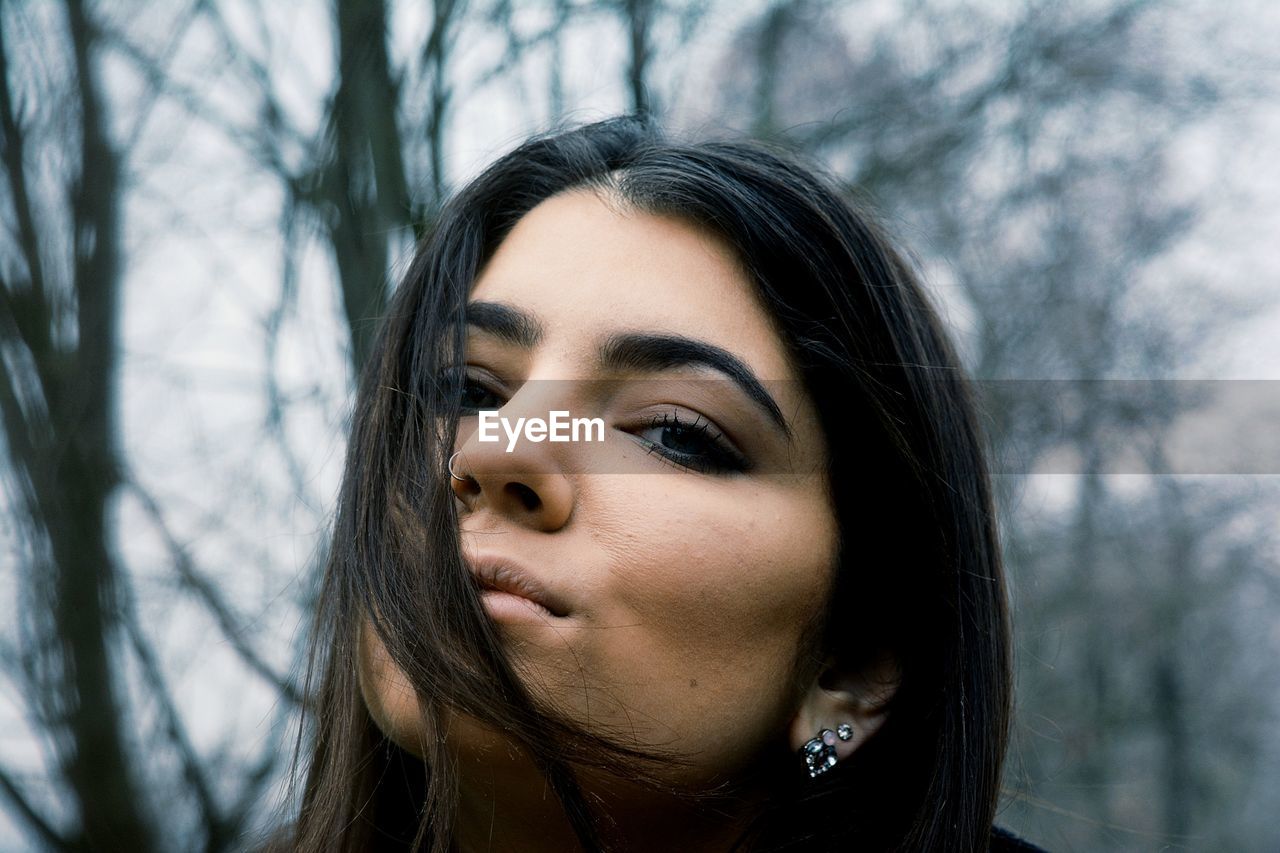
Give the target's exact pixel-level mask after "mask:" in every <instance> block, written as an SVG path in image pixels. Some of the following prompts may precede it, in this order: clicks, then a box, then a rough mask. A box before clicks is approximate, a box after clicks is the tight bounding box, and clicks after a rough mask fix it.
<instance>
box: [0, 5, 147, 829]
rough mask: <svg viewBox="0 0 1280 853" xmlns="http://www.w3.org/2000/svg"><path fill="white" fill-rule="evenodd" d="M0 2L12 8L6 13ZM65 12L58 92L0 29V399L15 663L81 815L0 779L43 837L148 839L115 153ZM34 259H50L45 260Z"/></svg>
mask: <svg viewBox="0 0 1280 853" xmlns="http://www.w3.org/2000/svg"><path fill="white" fill-rule="evenodd" d="M3 14H4V15H5V17H6V18H7V19H8V21H7V22H6V23H9V22H12V21H13V20H14V18H15V17H16V16H17V14H18V12H17V10H13V9H4V10H3ZM65 14H66V21H65V31H64V32H65V37H66V41H65V42H64V44H63V46H64V47H67V48H69V53H70V63H69V66H70V73H69V74H68V76H67V78H66V79H65V80H64V81H61V82H62V90H61V91H60V92H58V91H48V90H46V91H43V92H39V90H40V88H41V86H42V82H43V81H39V80H31V79H29V78H28V79H25V80H24V79H23V76H22V72H21V70H20V68H19V67H18V66H16V65H15V64H14V63H13V61H12V59H11V56H10V47H9V45H7V44H6V43H5V41H4V39H5V36H4V35H0V83H2V85H0V125H2V127H3V133H4V138H3V144H4V164H5V173H6V179H7V184H8V189H9V203H10V204H11V205H12V209H13V215H14V217H15V219H16V220H17V222H18V223H19V228H18V240H17V242H18V250H19V256H18V257H17V258H13V259H11V260H10V261H7V262H6V263H5V264H4V269H3V276H4V282H3V286H2V287H0V336H2V337H0V346H2V347H3V351H4V357H5V366H6V370H5V374H4V383H3V385H0V410H2V411H3V415H4V420H5V434H6V436H7V450H8V456H9V462H10V471H11V474H10V477H11V480H12V481H14V485H15V486H16V488H17V491H18V495H19V500H18V503H19V505H20V507H21V512H22V513H23V516H24V518H23V521H24V527H25V529H26V534H27V537H26V538H27V553H28V555H29V558H30V559H29V562H28V563H27V565H26V566H25V567H24V571H23V573H22V578H23V583H24V591H23V594H24V597H25V599H26V601H27V607H26V608H25V609H24V614H25V618H24V624H23V629H24V630H23V631H22V638H23V640H24V648H23V649H22V656H23V658H24V666H23V667H22V668H21V670H20V672H21V673H22V675H23V676H24V680H25V682H26V683H25V684H24V685H23V686H24V689H25V690H27V691H29V693H30V695H33V696H37V697H40V702H39V704H38V713H39V714H40V722H41V724H42V725H44V726H45V727H47V729H48V730H49V731H50V732H51V733H52V734H53V735H54V737H53V742H54V745H55V749H56V750H57V763H58V767H59V772H60V773H61V774H62V776H63V778H64V779H65V780H66V784H67V788H68V789H69V792H70V794H71V796H72V797H74V800H75V804H76V815H77V819H78V823H79V825H78V826H77V827H75V828H70V829H68V828H61V827H55V826H54V824H53V821H52V820H50V819H49V818H47V817H43V816H42V815H41V810H40V809H39V808H38V807H37V806H36V805H35V804H34V803H32V802H30V801H29V800H28V799H27V797H26V796H25V794H24V792H23V791H22V790H21V788H20V787H19V786H18V785H16V784H15V783H14V782H13V781H12V780H9V779H6V781H5V784H4V790H5V792H6V793H7V794H8V796H9V798H10V799H11V800H12V801H13V802H14V803H15V804H16V805H17V813H18V814H20V815H21V816H22V817H23V818H24V819H25V820H26V824H27V826H28V828H30V829H31V830H32V831H33V833H34V834H35V835H36V836H37V837H40V838H42V839H43V840H44V841H45V842H46V843H49V844H51V845H54V846H57V847H62V848H68V849H69V848H77V849H79V848H82V847H97V848H98V849H105V848H106V847H108V846H109V847H114V848H116V849H129V850H139V851H145V850H149V849H152V847H154V846H155V838H154V836H153V835H152V831H151V827H150V823H149V821H148V817H147V815H146V814H145V813H144V811H143V809H142V808H141V804H142V803H143V802H144V799H143V798H142V797H140V796H139V783H140V779H139V775H138V768H137V767H136V761H135V759H134V755H133V754H132V753H131V751H130V749H129V747H128V746H127V743H126V742H127V739H128V734H127V729H128V720H129V712H128V705H127V696H126V695H125V689H124V686H123V684H122V680H121V673H120V668H119V655H120V647H121V641H122V637H121V636H120V628H121V625H120V608H121V595H122V592H121V589H120V582H121V578H120V574H121V573H120V567H119V566H118V564H117V562H116V557H115V550H114V548H113V546H112V531H111V530H110V527H109V524H108V505H109V503H110V501H111V500H112V497H113V495H114V494H115V492H116V490H117V489H118V487H119V485H120V481H121V473H120V472H121V464H120V460H119V456H118V454H117V450H116V444H115V436H116V430H115V422H114V420H115V397H114V395H115V389H116V387H117V383H116V364H117V334H118V333H117V329H118V325H119V319H118V311H119V307H118V306H119V291H120V229H121V223H120V206H119V195H118V193H119V188H118V182H119V167H118V158H117V155H116V153H115V151H114V150H113V147H112V143H111V140H110V139H109V137H108V131H107V116H106V114H105V111H106V107H105V104H104V101H103V95H102V82H101V77H100V75H99V72H98V66H97V53H98V50H97V44H96V40H95V35H94V28H93V24H92V22H91V21H90V20H89V18H88V16H87V14H86V10H85V7H84V4H83V3H82V2H81V0H67V2H66V4H65ZM7 29H8V27H7V26H0V32H4V31H5V30H7ZM33 89H34V90H35V91H34V92H33V91H32V90H33ZM37 92H38V93H39V95H41V96H42V97H45V98H49V99H51V100H54V99H56V100H62V99H64V98H65V99H67V100H69V101H70V105H72V108H73V110H74V115H75V128H74V133H75V137H76V138H78V140H79V150H78V151H76V152H75V153H74V156H72V157H69V158H68V162H69V163H70V164H71V165H70V168H69V169H68V171H67V173H65V174H62V175H60V176H58V180H59V181H60V183H61V185H60V186H58V187H56V188H53V189H54V192H53V193H49V192H48V188H37V187H33V186H32V185H31V183H32V182H31V176H32V174H33V172H34V170H33V169H32V162H31V160H32V154H31V152H30V151H29V150H28V148H27V146H28V142H29V141H30V140H31V139H32V133H33V124H34V123H33V117H34V113H35V110H36V106H37V105H36V104H35V103H33V102H32V100H31V97H32V95H34V94H36V93H37ZM36 138H37V139H38V138H39V137H38V136H37V137H36ZM44 141H45V142H47V141H48V140H47V138H46V140H44ZM37 144H40V143H39V142H37ZM41 189H44V190H46V192H44V193H41V192H40V190H41ZM37 195H43V197H44V199H45V200H46V201H47V200H48V199H49V197H50V195H52V197H53V198H55V199H56V198H58V196H59V195H61V197H62V198H65V199H66V200H67V201H66V205H67V207H66V209H64V210H63V211H59V213H62V214H63V215H65V216H66V217H67V219H68V220H69V230H68V231H66V232H62V231H61V230H60V229H59V228H58V227H57V226H56V225H50V224H49V223H50V221H51V220H55V221H56V217H55V216H52V215H50V214H45V215H43V216H42V215H41V213H40V211H39V210H38V207H37V202H36V198H37ZM51 213H52V212H51ZM46 258H49V259H54V258H56V259H57V260H56V261H55V262H54V263H53V264H50V265H46V264H45V263H44V261H45V259H46ZM14 674H15V675H16V674H17V673H14Z"/></svg>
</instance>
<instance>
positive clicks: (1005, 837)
mask: <svg viewBox="0 0 1280 853" xmlns="http://www.w3.org/2000/svg"><path fill="white" fill-rule="evenodd" d="M991 853H1046V851H1045V850H1044V849H1043V848H1040V847H1037V846H1035V845H1034V844H1032V843H1031V842H1029V841H1023V840H1022V839H1021V838H1019V837H1018V836H1016V835H1014V834H1013V833H1012V832H1010V831H1009V830H1007V829H1001V828H1000V827H998V826H997V827H995V828H994V829H992V830H991Z"/></svg>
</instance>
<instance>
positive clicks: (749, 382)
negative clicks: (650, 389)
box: [600, 332, 793, 439]
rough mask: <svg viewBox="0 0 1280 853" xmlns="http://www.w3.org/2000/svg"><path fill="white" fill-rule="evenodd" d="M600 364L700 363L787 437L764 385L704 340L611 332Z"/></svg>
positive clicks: (662, 366)
mask: <svg viewBox="0 0 1280 853" xmlns="http://www.w3.org/2000/svg"><path fill="white" fill-rule="evenodd" d="M600 365H601V367H602V368H604V369H605V370H651V371H658V370H669V369H670V368H673V367H685V366H687V365H703V366H706V367H710V368H712V369H713V370H717V371H719V372H720V373H723V374H725V375H726V376H728V377H729V378H730V379H732V380H733V381H734V382H735V383H736V384H737V385H738V387H739V388H741V389H742V391H743V392H744V393H745V394H746V395H747V396H748V397H750V398H751V399H752V400H753V401H754V402H755V403H756V404H757V405H759V406H760V408H761V409H763V410H764V412H765V414H767V415H768V416H769V418H770V420H772V421H773V422H774V423H775V424H777V425H778V428H779V429H781V430H782V432H783V433H784V434H785V435H786V436H787V438H788V439H791V438H792V437H793V436H792V433H791V427H790V426H788V425H787V419H786V418H784V417H783V416H782V410H781V409H780V408H778V404H777V403H776V402H775V401H774V399H773V397H771V396H769V392H768V391H766V390H765V389H764V385H763V384H761V382H760V380H759V379H757V378H756V375H755V374H754V373H752V372H751V368H749V367H747V366H746V364H744V363H743V362H742V360H741V359H739V358H738V357H737V356H735V355H733V354H732V353H730V352H728V351H727V350H723V349H721V348H720V347H718V346H715V345H714V344H709V343H707V342H706V341H699V340H696V339H694V338H686V337H683V336H681V335H663V334H654V333H648V332H629V333H625V334H618V335H613V336H611V337H610V338H608V339H607V340H606V341H605V343H604V346H602V347H601V348H600Z"/></svg>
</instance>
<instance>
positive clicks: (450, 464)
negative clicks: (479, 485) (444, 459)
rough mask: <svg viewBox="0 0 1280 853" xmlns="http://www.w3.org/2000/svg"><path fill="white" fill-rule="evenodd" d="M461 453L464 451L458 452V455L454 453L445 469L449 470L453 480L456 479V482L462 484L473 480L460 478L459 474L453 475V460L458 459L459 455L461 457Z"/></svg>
mask: <svg viewBox="0 0 1280 853" xmlns="http://www.w3.org/2000/svg"><path fill="white" fill-rule="evenodd" d="M461 453H462V451H461V450H459V451H457V452H456V453H454V454H453V455H452V456H450V457H449V461H448V463H446V464H445V468H447V469H448V470H449V476H450V477H452V478H453V479H455V480H460V481H461V482H463V483H465V482H467V481H468V480H470V479H471V478H470V477H459V476H458V475H457V474H455V473H453V460H455V459H457V458H458V455H459V454H461Z"/></svg>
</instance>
